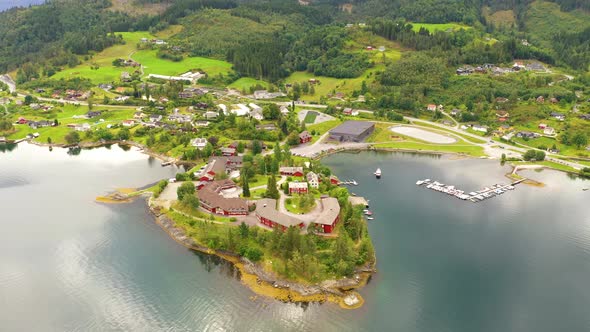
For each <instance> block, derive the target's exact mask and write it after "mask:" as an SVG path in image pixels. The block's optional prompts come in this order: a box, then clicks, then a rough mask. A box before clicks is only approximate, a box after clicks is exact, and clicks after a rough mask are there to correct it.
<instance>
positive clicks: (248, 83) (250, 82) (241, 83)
mask: <svg viewBox="0 0 590 332" xmlns="http://www.w3.org/2000/svg"><path fill="white" fill-rule="evenodd" d="M257 84H260V85H261V86H263V87H264V88H268V82H265V81H261V80H257V79H255V78H251V77H242V78H240V79H238V80H237V81H234V82H233V83H232V84H230V85H228V86H227V87H228V88H231V89H236V90H240V91H242V90H244V89H246V91H248V93H250V91H249V89H250V87H253V86H256V85H257Z"/></svg>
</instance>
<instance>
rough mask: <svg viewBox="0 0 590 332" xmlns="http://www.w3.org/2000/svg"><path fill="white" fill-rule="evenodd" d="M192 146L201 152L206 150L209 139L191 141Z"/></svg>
mask: <svg viewBox="0 0 590 332" xmlns="http://www.w3.org/2000/svg"><path fill="white" fill-rule="evenodd" d="M191 145H192V146H194V147H195V148H197V149H199V150H201V149H204V148H205V146H207V139H206V138H202V137H200V138H195V139H193V140H192V141H191Z"/></svg>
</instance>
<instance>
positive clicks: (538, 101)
mask: <svg viewBox="0 0 590 332" xmlns="http://www.w3.org/2000/svg"><path fill="white" fill-rule="evenodd" d="M544 102H545V97H543V96H539V97H537V103H544Z"/></svg>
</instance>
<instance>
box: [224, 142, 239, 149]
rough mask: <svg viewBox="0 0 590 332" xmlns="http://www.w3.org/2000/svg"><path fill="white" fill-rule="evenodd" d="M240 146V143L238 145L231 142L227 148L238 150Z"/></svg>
mask: <svg viewBox="0 0 590 332" xmlns="http://www.w3.org/2000/svg"><path fill="white" fill-rule="evenodd" d="M239 145H240V143H238V141H233V142H231V143H230V144H229V145H228V146H227V147H228V148H231V149H236V150H237V149H238V146H239Z"/></svg>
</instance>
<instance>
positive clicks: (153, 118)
mask: <svg viewBox="0 0 590 332" xmlns="http://www.w3.org/2000/svg"><path fill="white" fill-rule="evenodd" d="M150 121H151V122H158V121H162V115H160V114H152V115H150Z"/></svg>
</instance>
